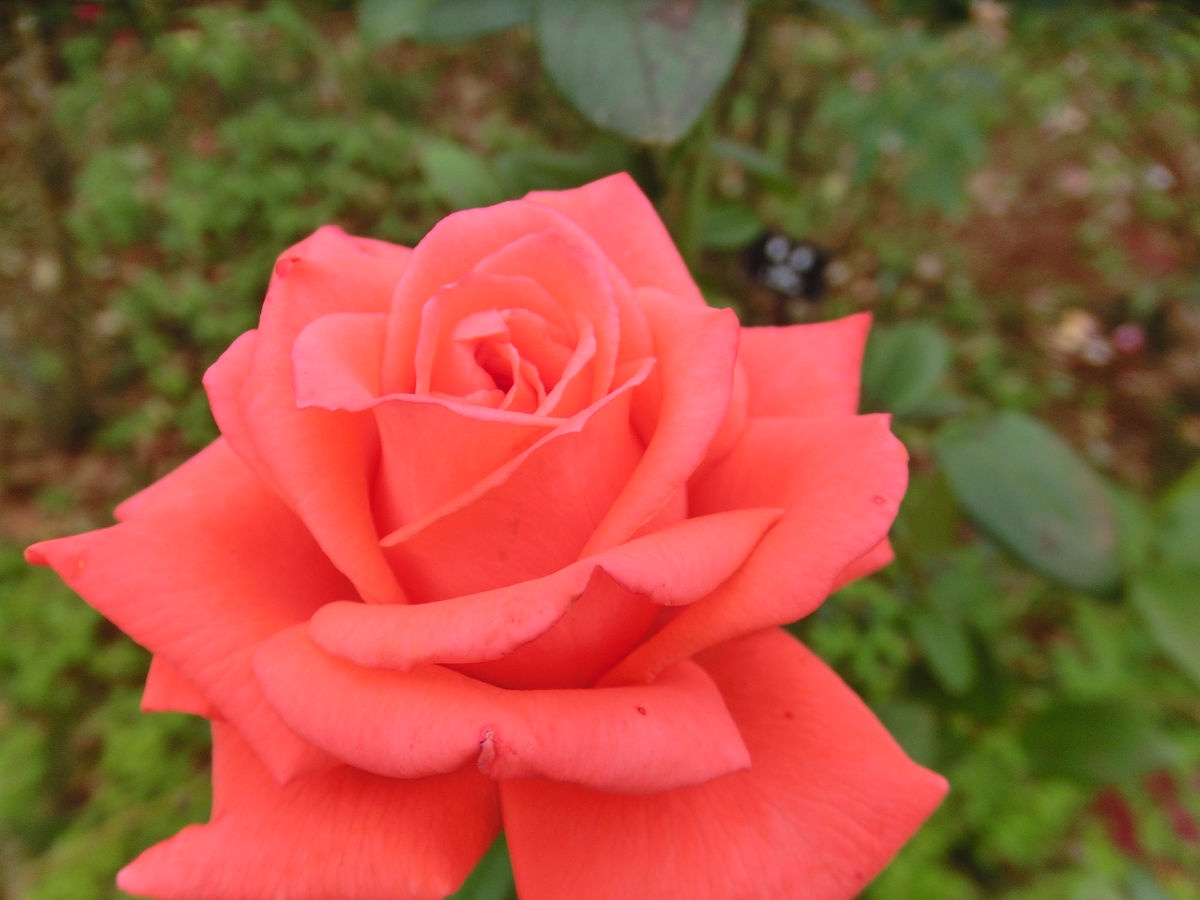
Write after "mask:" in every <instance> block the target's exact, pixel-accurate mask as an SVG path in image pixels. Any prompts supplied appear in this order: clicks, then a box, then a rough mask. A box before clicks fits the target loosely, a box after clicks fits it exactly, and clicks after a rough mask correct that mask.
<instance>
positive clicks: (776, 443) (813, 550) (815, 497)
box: [603, 416, 908, 684]
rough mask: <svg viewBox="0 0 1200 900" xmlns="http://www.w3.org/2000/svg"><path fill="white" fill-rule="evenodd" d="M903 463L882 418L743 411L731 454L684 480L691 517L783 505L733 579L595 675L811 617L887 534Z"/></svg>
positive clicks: (648, 669) (643, 671)
mask: <svg viewBox="0 0 1200 900" xmlns="http://www.w3.org/2000/svg"><path fill="white" fill-rule="evenodd" d="M907 462H908V454H907V453H906V452H905V450H904V446H903V445H902V444H901V443H900V442H899V441H898V440H896V438H895V437H894V436H893V435H892V433H891V432H890V431H889V430H888V418H887V416H847V417H844V418H835V419H770V418H757V419H751V420H750V421H749V423H748V424H747V427H746V430H745V432H743V434H742V439H741V441H740V442H739V443H738V444H737V445H736V446H735V447H734V448H733V450H731V451H730V452H729V454H728V455H726V456H725V457H724V458H723V459H721V460H720V461H719V462H718V463H716V464H715V465H713V466H711V467H710V468H708V469H707V470H706V471H705V472H704V473H702V474H701V476H700V477H699V478H697V479H696V480H695V482H693V484H692V485H691V494H690V496H691V510H692V514H693V515H703V514H705V513H711V512H716V511H718V510H722V509H737V508H740V507H747V506H749V507H754V506H778V507H781V508H783V509H785V510H787V512H786V513H785V514H784V517H783V519H782V520H780V522H779V523H778V524H777V525H776V526H775V527H774V528H772V529H771V531H770V532H769V533H768V534H767V536H766V537H765V538H763V540H762V541H761V543H759V545H758V547H757V548H756V549H755V551H754V553H753V554H752V555H751V556H750V558H749V559H748V560H747V561H746V564H745V565H744V566H743V567H742V568H741V569H740V570H739V571H738V572H737V574H736V575H734V576H733V577H732V578H731V579H729V581H727V582H726V583H725V584H723V585H722V586H721V587H720V588H718V589H717V590H716V591H714V592H713V593H712V594H710V595H709V596H708V597H705V598H704V599H703V600H699V601H697V602H696V603H693V604H692V605H691V606H689V607H687V608H686V609H683V610H681V611H680V613H679V615H677V616H676V617H675V618H674V619H672V620H671V621H670V622H668V623H667V624H666V625H665V626H664V627H663V628H662V630H661V631H659V632H658V633H657V634H655V635H654V636H653V637H652V638H650V639H649V640H648V641H646V642H645V643H644V644H642V645H641V646H639V647H638V648H637V649H636V650H634V651H633V652H632V653H631V654H630V655H629V656H628V657H626V658H625V659H624V660H623V661H622V662H621V663H619V664H618V665H617V666H616V668H614V669H613V671H611V672H609V673H608V674H607V675H606V676H605V677H604V679H603V682H604V683H606V684H622V683H627V682H636V681H644V680H646V679H647V678H652V677H653V676H654V673H655V672H657V671H659V669H660V668H661V667H662V666H664V665H670V664H671V663H673V662H675V661H676V660H680V659H687V658H689V657H691V656H693V655H694V654H695V653H696V652H697V651H699V650H703V649H704V648H706V647H711V646H714V645H715V644H718V643H721V642H723V641H726V640H728V639H730V638H733V637H737V636H740V635H743V634H748V633H750V632H752V631H757V630H759V629H761V628H764V627H768V626H771V625H782V624H784V623H786V622H793V621H795V620H796V619H800V618H803V617H804V616H806V615H808V614H809V613H810V612H812V611H813V610H814V609H816V608H817V606H818V605H820V603H821V601H822V600H824V599H825V597H826V596H827V595H828V594H829V592H830V590H831V589H832V588H833V586H834V584H835V581H836V579H837V578H838V576H839V575H840V574H841V573H842V572H843V571H844V570H845V569H846V567H847V566H849V565H851V564H852V563H854V562H855V561H856V560H858V559H859V558H860V557H862V556H863V555H864V554H865V553H867V552H868V551H869V550H871V549H872V548H873V547H875V546H876V545H877V544H879V543H880V541H882V540H883V538H884V535H886V534H887V530H888V527H889V526H890V525H891V523H892V519H893V518H895V515H896V510H897V508H898V507H899V505H900V498H901V497H902V496H903V495H904V488H905V486H906V484H907V482H908V465H907Z"/></svg>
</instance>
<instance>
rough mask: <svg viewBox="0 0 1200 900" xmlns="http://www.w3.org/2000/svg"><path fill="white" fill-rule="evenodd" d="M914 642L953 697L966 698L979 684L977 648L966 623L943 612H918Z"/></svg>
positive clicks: (914, 625) (914, 627)
mask: <svg viewBox="0 0 1200 900" xmlns="http://www.w3.org/2000/svg"><path fill="white" fill-rule="evenodd" d="M911 627H912V635H913V640H915V641H916V642H917V647H918V648H920V650H921V655H922V656H923V657H924V658H925V661H926V662H927V663H929V668H930V670H932V672H933V674H934V677H936V678H937V680H938V681H939V682H940V683H941V685H942V687H944V688H945V689H946V691H947V692H948V693H950V694H954V695H956V696H959V695H962V694H965V693H966V692H967V691H969V690H970V689H971V687H972V685H974V684H975V675H976V668H975V648H974V647H972V646H971V639H970V637H969V636H968V635H967V630H966V629H965V628H964V627H963V624H962V622H960V621H959V620H958V619H957V618H954V617H953V616H947V615H943V614H942V613H941V612H940V611H934V610H918V611H917V612H915V613H914V614H913V617H912V623H911Z"/></svg>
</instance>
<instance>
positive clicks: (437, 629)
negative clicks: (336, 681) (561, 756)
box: [309, 509, 781, 687]
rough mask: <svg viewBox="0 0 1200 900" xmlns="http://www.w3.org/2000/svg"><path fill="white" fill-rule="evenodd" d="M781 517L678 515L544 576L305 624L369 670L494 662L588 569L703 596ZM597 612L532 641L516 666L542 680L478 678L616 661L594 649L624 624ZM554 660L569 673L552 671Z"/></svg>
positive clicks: (342, 610) (649, 592) (667, 598)
mask: <svg viewBox="0 0 1200 900" xmlns="http://www.w3.org/2000/svg"><path fill="white" fill-rule="evenodd" d="M780 515H781V511H780V510H772V509H749V510H735V511H732V512H726V513H718V514H716V515H713V516H701V517H698V518H694V519H687V520H685V521H683V522H679V523H677V524H675V525H673V526H671V527H668V528H665V529H663V530H661V531H657V532H655V533H653V534H649V535H646V536H645V537H641V538H637V539H636V540H632V541H629V542H628V543H625V544H621V545H619V546H617V547H614V548H612V549H611V550H608V551H606V552H604V553H601V554H599V555H597V556H594V557H592V558H590V559H585V560H581V561H580V562H577V563H574V564H573V565H570V566H567V567H566V568H564V569H560V570H559V571H557V572H554V573H553V574H551V575H548V576H546V577H544V578H540V579H537V580H535V581H527V582H523V583H521V584H516V585H512V586H507V587H503V588H497V589H496V590H492V591H485V592H483V593H479V594H470V595H467V596H462V597H454V598H452V599H449V600H443V601H440V602H436V603H422V604H415V605H395V604H389V605H365V604H362V603H346V602H341V603H332V604H329V605H328V606H324V607H322V608H321V609H319V610H318V611H317V613H316V615H314V616H313V619H312V621H311V622H310V623H309V629H310V631H311V633H312V636H313V639H314V640H315V641H316V642H317V644H319V645H320V646H321V648H322V649H324V650H325V651H327V652H329V653H332V654H334V655H335V656H340V657H342V658H343V659H346V660H349V661H350V662H353V663H356V664H358V665H360V666H366V667H369V668H387V669H398V670H401V671H408V670H411V669H414V668H416V667H417V666H421V665H427V664H430V663H477V662H482V661H485V660H494V659H499V658H500V657H503V656H506V655H507V654H510V653H512V652H513V651H515V650H517V648H519V647H523V645H529V643H530V642H531V641H534V639H535V638H544V637H549V635H548V634H547V632H548V631H551V629H552V627H553V626H554V625H556V623H559V622H560V620H562V618H563V616H564V615H566V614H567V612H568V610H571V609H572V608H573V607H575V606H578V605H579V603H580V601H581V600H582V599H585V590H586V589H587V588H588V583H589V581H591V580H592V578H593V574H594V573H595V571H596V570H597V569H600V570H602V571H604V572H605V573H607V574H608V575H609V576H610V577H611V578H612V579H613V580H614V581H615V582H616V583H617V584H619V585H620V586H621V587H623V588H624V589H625V590H627V591H629V592H631V593H633V594H636V595H639V596H641V597H645V598H647V599H648V600H649V601H651V603H652V604H657V605H659V606H679V605H683V604H687V603H690V602H692V601H694V600H696V599H697V598H699V597H703V596H704V595H706V594H708V593H709V592H710V591H712V590H714V589H715V588H716V587H717V586H718V585H720V584H721V583H722V582H723V581H725V580H726V579H727V578H729V576H730V575H732V574H733V573H734V571H736V570H737V568H738V567H739V566H740V565H741V564H742V562H743V560H744V559H745V558H746V556H747V555H748V554H749V553H750V551H751V550H752V549H753V548H754V546H755V544H757V543H758V541H759V540H760V539H761V537H762V535H763V534H764V533H765V532H766V530H767V529H768V528H770V526H771V525H772V524H774V523H775V522H776V521H777V520H778V518H779V516H780ZM603 612H604V613H605V618H604V619H603V620H602V621H601V622H599V623H594V624H593V625H592V627H589V628H585V629H575V630H573V631H572V632H570V633H568V634H565V635H562V636H559V637H558V639H557V640H556V641H554V644H553V646H551V647H545V646H543V647H540V648H539V650H540V657H539V659H538V660H537V664H527V665H525V668H527V669H528V670H530V671H532V672H534V673H536V675H537V677H538V678H539V679H540V680H541V684H538V685H534V684H521V685H518V684H515V683H513V681H512V680H511V678H510V679H508V680H505V681H497V680H496V679H495V678H486V679H485V680H488V681H492V682H493V683H500V684H504V685H505V686H507V687H518V686H519V687H534V686H551V685H553V686H567V684H566V682H576V683H578V684H580V685H583V684H587V683H590V681H592V680H594V679H595V677H596V676H597V675H599V674H601V673H602V672H603V671H604V670H605V669H607V668H608V666H609V665H611V663H612V662H613V661H615V660H609V661H608V663H607V664H606V663H605V656H606V654H604V653H601V652H599V650H598V647H597V645H598V644H603V643H608V642H609V639H608V638H607V636H606V635H605V634H604V629H605V628H609V629H611V628H613V627H618V626H624V625H625V623H624V622H622V621H621V620H620V619H621V617H619V616H616V615H614V612H615V611H614V610H611V609H606V610H603ZM651 615H653V610H651ZM644 624H648V622H647V623H644ZM644 624H643V629H644ZM624 649H625V650H628V649H629V648H628V646H626V647H625V648H624ZM622 652H624V651H622ZM520 662H522V661H521V660H518V663H520ZM554 665H557V666H558V667H560V668H561V667H563V666H567V667H569V668H570V669H571V670H572V671H571V672H570V674H569V675H568V674H566V673H562V674H559V676H558V677H557V678H556V677H552V674H553V672H552V668H551V667H552V666H554ZM576 670H578V671H576ZM593 670H594V671H593ZM580 672H582V673H583V674H579V673H580ZM472 674H477V673H476V672H472Z"/></svg>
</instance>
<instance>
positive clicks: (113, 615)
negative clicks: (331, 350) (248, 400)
mask: <svg viewBox="0 0 1200 900" xmlns="http://www.w3.org/2000/svg"><path fill="white" fill-rule="evenodd" d="M133 512H136V514H132V513H133ZM26 555H27V558H28V559H29V561H30V562H33V563H38V564H43V565H49V566H52V567H53V568H54V570H55V571H57V572H58V574H59V575H60V576H61V577H62V578H63V580H64V581H66V582H67V584H69V585H70V586H71V587H72V588H73V589H74V590H75V591H77V592H78V593H79V594H80V595H81V596H82V597H83V598H84V599H85V600H87V601H88V603H90V604H91V605H92V606H94V607H95V608H96V609H97V610H99V611H100V612H101V613H103V614H104V616H105V617H106V618H108V619H109V620H111V621H112V622H113V623H114V624H116V625H117V627H119V628H120V629H121V630H122V631H124V632H125V633H126V634H128V635H129V636H130V637H132V638H133V639H134V640H135V641H137V642H138V643H139V644H141V645H142V646H144V647H146V648H147V649H149V650H150V651H151V652H152V653H154V654H155V656H161V657H162V659H163V660H164V661H165V662H166V663H168V664H169V665H170V666H171V667H172V668H173V669H175V670H176V671H177V672H178V673H179V674H181V675H182V676H183V677H184V678H186V679H187V681H189V682H191V684H193V685H194V686H195V687H196V688H198V689H199V690H200V691H201V692H202V693H203V694H204V696H205V697H207V698H208V700H209V701H210V702H211V703H212V705H213V706H214V707H215V708H216V710H217V711H218V712H219V713H220V715H221V716H222V717H223V718H225V719H227V720H229V721H230V722H232V723H234V724H235V725H236V726H237V727H238V730H239V731H240V732H242V733H243V734H244V735H245V736H246V738H247V740H248V741H249V742H250V743H251V745H252V746H253V747H254V749H255V751H256V752H257V753H258V754H259V755H260V756H261V757H262V759H263V761H264V762H265V763H266V764H267V766H268V767H269V768H270V769H271V771H272V773H273V774H274V775H275V777H276V778H279V779H280V780H284V779H287V778H289V777H292V776H294V775H295V774H297V773H298V772H302V771H306V770H309V769H311V768H313V767H316V766H320V765H325V764H327V763H328V762H329V760H328V758H327V757H326V756H325V755H324V754H323V753H321V752H320V751H318V750H316V749H315V748H313V747H312V746H310V745H308V744H306V743H305V742H304V741H302V740H300V739H299V738H298V737H296V736H295V735H294V734H292V733H291V732H290V731H289V730H288V729H287V727H286V726H285V725H284V724H283V723H282V722H281V721H280V720H279V717H278V716H276V715H275V714H274V712H273V711H272V710H271V707H270V706H269V705H268V704H267V702H266V700H265V698H264V697H263V694H262V691H261V690H260V689H259V688H258V686H257V683H256V682H255V680H254V676H253V672H252V669H251V659H252V657H253V654H254V652H255V650H256V648H257V646H258V644H259V642H261V641H262V640H263V639H264V638H266V637H268V636H270V635H272V634H274V633H275V632H277V631H279V630H280V629H282V628H286V627H287V626H289V625H292V624H294V623H297V622H307V621H308V619H309V618H310V617H311V616H312V614H313V612H314V611H315V610H316V609H317V608H318V607H319V606H320V605H321V604H323V603H326V602H329V601H331V600H337V599H342V598H345V597H347V596H352V595H353V589H352V588H351V587H350V585H349V584H348V583H347V582H346V580H345V579H344V578H343V577H342V576H341V575H340V574H339V573H338V572H337V571H336V570H335V569H334V568H333V567H332V566H331V565H330V564H329V561H328V560H327V559H326V558H325V556H324V555H323V554H322V553H321V551H320V549H319V548H318V547H317V546H316V545H315V544H314V543H313V542H312V539H311V537H309V535H308V533H307V532H306V531H305V530H304V527H303V525H302V524H301V523H300V522H299V521H298V520H297V519H296V518H295V516H293V515H292V514H291V512H289V511H288V510H287V508H286V507H284V506H283V505H282V503H280V502H279V500H278V499H277V498H276V497H275V496H274V495H273V494H271V493H270V492H269V491H267V490H266V489H265V488H264V487H263V486H262V484H261V483H260V482H259V481H258V480H257V479H256V478H255V477H254V476H253V474H251V472H250V471H249V470H248V469H247V468H246V466H245V464H244V463H243V462H242V461H241V460H240V459H239V458H238V457H237V456H235V455H234V453H233V452H232V451H231V450H230V449H229V447H228V445H227V444H226V443H225V441H223V440H218V441H217V442H216V443H214V444H212V445H210V446H209V447H208V448H207V449H206V450H204V451H202V452H201V453H200V454H198V455H197V456H194V457H193V458H192V459H191V460H189V461H188V462H186V463H184V465H183V466H182V467H180V468H179V469H177V470H175V472H173V473H171V474H170V475H168V476H167V477H166V478H164V479H162V480H161V481H159V482H157V483H156V484H155V485H153V486H152V487H150V488H148V489H147V491H146V492H144V494H143V495H142V497H141V499H140V500H139V502H138V504H137V505H136V506H135V507H133V509H132V512H131V514H130V515H128V516H127V518H126V520H125V521H124V522H122V523H121V524H119V525H115V526H113V527H111V528H105V529H101V530H100V531H92V532H88V533H86V534H82V535H77V536H75V537H69V538H62V539H60V540H55V541H47V542H45V543H41V544H36V545H34V546H33V547H30V548H29V550H28V551H26Z"/></svg>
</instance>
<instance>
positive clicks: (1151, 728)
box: [1021, 701, 1175, 784]
mask: <svg viewBox="0 0 1200 900" xmlns="http://www.w3.org/2000/svg"><path fill="white" fill-rule="evenodd" d="M1021 743H1022V745H1023V746H1024V747H1025V751H1026V753H1028V754H1029V761H1030V764H1031V765H1032V766H1033V768H1034V770H1035V771H1036V772H1037V773H1039V774H1042V775H1052V776H1060V777H1065V778H1071V779H1074V780H1076V781H1082V782H1089V783H1100V784H1111V783H1115V782H1122V781H1128V780H1130V779H1133V778H1136V777H1138V776H1139V775H1143V774H1145V773H1146V772H1149V771H1152V770H1154V769H1156V768H1159V767H1161V766H1164V765H1169V764H1170V763H1172V762H1173V761H1174V757H1175V748H1174V746H1173V745H1172V744H1171V743H1170V742H1168V740H1167V738H1166V737H1165V736H1164V735H1163V734H1162V733H1161V732H1160V731H1159V730H1158V729H1157V728H1156V727H1155V725H1154V722H1153V720H1152V719H1151V718H1150V715H1149V713H1147V712H1146V711H1145V710H1144V709H1141V708H1140V707H1137V706H1133V705H1130V704H1128V703H1121V702H1117V701H1101V702H1095V703H1077V702H1072V701H1059V702H1057V703H1055V704H1053V705H1052V706H1050V707H1049V708H1048V709H1046V710H1044V711H1042V712H1041V713H1039V714H1037V715H1036V716H1034V717H1033V718H1032V719H1030V720H1029V721H1028V722H1026V723H1025V726H1024V727H1023V728H1022V729H1021Z"/></svg>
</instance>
